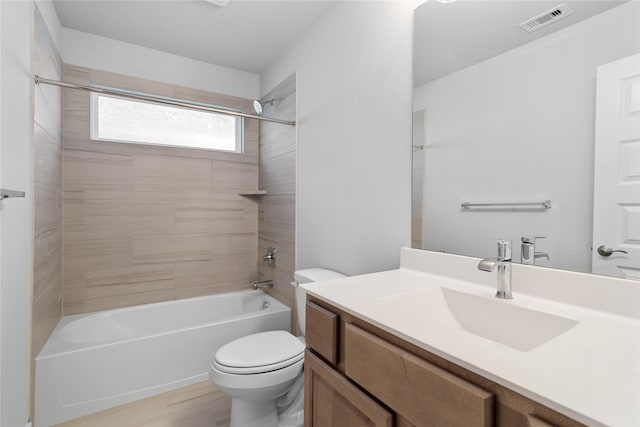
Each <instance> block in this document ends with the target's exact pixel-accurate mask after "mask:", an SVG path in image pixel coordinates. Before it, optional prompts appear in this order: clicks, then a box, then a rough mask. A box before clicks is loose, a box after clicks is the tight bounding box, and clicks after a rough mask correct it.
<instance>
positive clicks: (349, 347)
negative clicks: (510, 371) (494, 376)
mask: <svg viewBox="0 0 640 427" xmlns="http://www.w3.org/2000/svg"><path fill="white" fill-rule="evenodd" d="M344 345H345V355H344V358H345V360H344V366H345V373H346V375H347V376H348V377H349V378H351V379H353V380H354V381H356V382H357V383H358V384H360V385H361V386H362V387H363V388H365V389H366V390H367V391H369V393H371V394H372V395H373V396H375V397H377V398H378V399H380V401H382V402H383V403H384V404H386V405H388V406H389V407H390V408H392V409H393V410H394V411H395V412H397V413H398V414H400V415H402V416H403V417H404V418H406V419H407V420H408V421H409V422H411V423H412V424H414V425H417V426H431V425H432V426H440V425H446V426H452V427H453V426H460V427H475V426H477V427H489V426H492V425H493V395H492V394H491V393H489V392H487V391H485V390H482V389H481V388H478V387H477V386H475V385H473V384H471V383H469V382H467V381H465V380H463V379H461V378H459V377H456V376H455V375H452V374H451V373H449V372H447V371H445V370H443V369H441V368H439V367H437V366H435V365H433V364H431V363H429V362H427V361H425V360H423V359H420V358H418V357H416V356H414V355H413V354H411V353H408V352H406V351H404V350H402V349H400V348H398V347H396V346H394V345H393V344H390V343H388V342H387V341H384V340H382V339H380V338H378V337H376V336H374V335H372V334H370V333H368V332H366V331H364V330H362V329H360V328H358V327H356V326H354V325H351V324H346V325H345V338H344Z"/></svg>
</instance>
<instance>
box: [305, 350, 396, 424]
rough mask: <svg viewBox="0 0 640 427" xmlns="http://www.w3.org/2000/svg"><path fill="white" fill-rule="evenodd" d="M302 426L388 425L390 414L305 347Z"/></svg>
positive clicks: (391, 420)
mask: <svg viewBox="0 0 640 427" xmlns="http://www.w3.org/2000/svg"><path fill="white" fill-rule="evenodd" d="M304 393H305V395H304V400H305V402H304V407H305V411H304V425H305V427H337V426H345V427H347V426H348V427H383V426H384V427H392V423H393V415H392V414H391V413H390V412H389V411H387V410H386V409H384V408H383V407H382V406H380V405H379V404H378V403H377V402H376V401H374V400H373V399H371V398H370V397H369V396H367V395H366V394H364V393H363V392H362V391H360V389H358V387H356V386H355V385H353V384H352V383H351V382H349V380H347V379H346V378H345V377H343V376H342V375H341V374H340V373H339V372H337V371H335V370H333V369H332V368H331V367H330V366H329V365H327V364H326V363H324V362H323V361H322V360H321V359H320V358H319V357H318V356H316V355H314V354H313V353H311V352H310V351H309V350H307V353H306V355H305V361H304Z"/></svg>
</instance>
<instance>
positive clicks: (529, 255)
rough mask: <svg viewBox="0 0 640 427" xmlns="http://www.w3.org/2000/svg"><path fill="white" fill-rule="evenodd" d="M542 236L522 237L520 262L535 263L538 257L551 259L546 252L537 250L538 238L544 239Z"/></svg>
mask: <svg viewBox="0 0 640 427" xmlns="http://www.w3.org/2000/svg"><path fill="white" fill-rule="evenodd" d="M544 238H545V237H542V236H523V237H521V238H520V241H521V242H522V243H521V245H520V262H522V263H523V264H526V265H535V263H536V260H537V259H538V258H546V259H547V260H548V259H549V254H548V253H546V252H536V239H544Z"/></svg>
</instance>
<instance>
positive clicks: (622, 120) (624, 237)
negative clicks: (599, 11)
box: [592, 54, 640, 280]
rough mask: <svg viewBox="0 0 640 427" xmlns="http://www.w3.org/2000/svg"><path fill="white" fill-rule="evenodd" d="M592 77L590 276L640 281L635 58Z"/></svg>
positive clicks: (638, 59) (639, 115)
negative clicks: (594, 85)
mask: <svg viewBox="0 0 640 427" xmlns="http://www.w3.org/2000/svg"><path fill="white" fill-rule="evenodd" d="M597 76H598V77H597V89H596V141H595V165H594V168H595V170H594V198H593V258H592V272H593V273H595V274H606V275H608V276H616V277H624V278H629V279H636V280H640V54H638V55H633V56H630V57H627V58H624V59H621V60H618V61H615V62H611V63H609V64H605V65H602V66H600V67H598V73H597ZM619 251H620V252H619ZM622 251H624V252H622ZM625 252H626V253H625Z"/></svg>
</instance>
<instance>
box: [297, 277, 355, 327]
mask: <svg viewBox="0 0 640 427" xmlns="http://www.w3.org/2000/svg"><path fill="white" fill-rule="evenodd" d="M342 277H347V276H345V275H344V274H342V273H338V272H337V271H332V270H327V269H324V268H307V269H304V270H297V271H296V272H295V273H293V278H294V281H293V282H291V284H292V285H293V286H295V288H296V313H297V315H298V326H299V327H300V332H301V333H302V335H304V332H305V329H304V328H305V320H306V319H305V314H306V310H305V309H306V305H305V300H306V299H307V291H305V290H304V289H302V288H301V287H300V286H298V285H299V284H301V283H311V282H322V281H324V280H333V279H340V278H342Z"/></svg>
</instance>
